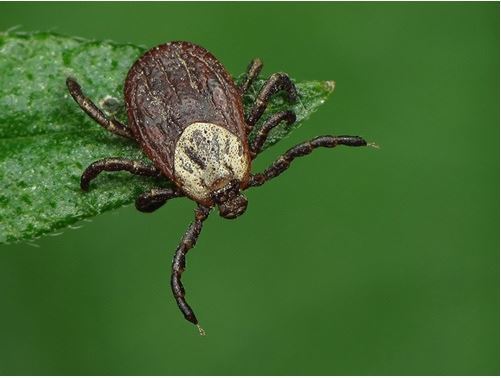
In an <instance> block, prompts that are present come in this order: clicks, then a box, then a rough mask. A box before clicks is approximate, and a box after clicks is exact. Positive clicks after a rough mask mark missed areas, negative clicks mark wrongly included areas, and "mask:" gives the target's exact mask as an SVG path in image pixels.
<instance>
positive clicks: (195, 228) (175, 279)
mask: <svg viewBox="0 0 501 378" xmlns="http://www.w3.org/2000/svg"><path fill="white" fill-rule="evenodd" d="M209 212H210V208H208V207H205V206H202V205H198V207H197V208H196V209H195V221H194V222H193V223H191V224H190V226H189V227H188V230H186V233H185V234H184V236H183V238H182V239H181V242H180V243H179V245H178V246H177V249H176V253H175V254H174V258H173V260H172V275H171V280H170V283H171V288H172V293H173V294H174V298H176V302H177V305H178V307H179V309H180V310H181V312H182V313H183V315H184V317H185V319H186V320H188V321H189V322H191V323H193V324H195V325H196V326H197V327H198V330H199V332H200V334H201V335H202V336H203V335H205V332H204V330H203V329H202V328H201V327H200V325H199V324H198V320H197V317H196V316H195V313H194V312H193V310H192V309H191V307H190V306H189V305H188V303H187V302H186V299H185V296H184V295H185V291H184V287H183V284H182V282H181V275H182V274H183V272H184V269H185V268H186V254H187V253H188V252H189V250H190V249H192V248H193V247H194V246H195V244H196V242H197V239H198V236H199V235H200V232H201V231H202V225H203V222H204V220H206V219H207V217H208V216H209Z"/></svg>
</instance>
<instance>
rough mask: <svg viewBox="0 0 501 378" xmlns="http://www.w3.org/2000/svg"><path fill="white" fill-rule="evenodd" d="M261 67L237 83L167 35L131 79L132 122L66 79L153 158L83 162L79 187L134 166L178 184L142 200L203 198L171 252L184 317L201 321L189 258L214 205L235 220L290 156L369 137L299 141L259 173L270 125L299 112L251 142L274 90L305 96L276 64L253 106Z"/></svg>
mask: <svg viewBox="0 0 501 378" xmlns="http://www.w3.org/2000/svg"><path fill="white" fill-rule="evenodd" d="M261 68H262V63H261V61H260V60H259V59H254V60H252V62H251V63H250V65H249V66H248V68H247V74H246V77H245V80H244V81H243V82H242V84H241V85H239V86H237V85H236V84H235V82H234V81H233V79H232V77H231V76H230V74H229V73H228V71H226V69H225V68H224V67H223V65H222V64H221V63H220V62H219V61H218V60H217V59H216V58H215V57H214V56H213V55H212V54H211V53H210V52H208V51H207V50H206V49H204V48H203V47H200V46H197V45H194V44H192V43H189V42H170V43H167V44H163V45H160V46H157V47H154V48H152V49H151V50H149V51H148V52H146V53H145V54H144V55H143V56H141V57H140V58H139V59H138V60H137V61H136V62H135V63H134V64H133V66H132V68H131V69H130V70H129V73H128V74H127V79H126V80H125V88H124V94H125V104H126V108H127V119H128V121H127V125H124V124H122V123H121V122H119V121H117V120H116V119H114V118H110V117H107V116H106V115H105V114H104V113H103V111H101V110H100V109H99V108H98V107H97V106H96V105H95V104H94V103H93V102H92V101H91V100H90V99H89V98H88V97H86V96H85V95H84V94H83V92H82V90H81V88H80V85H79V84H78V83H77V81H76V80H75V79H73V78H71V77H69V78H68V79H67V80H66V84H67V86H68V89H69V92H70V94H71V96H72V97H73V98H74V99H75V101H76V102H77V103H78V105H80V107H81V108H82V109H83V110H84V111H85V112H86V113H87V114H88V115H89V116H90V117H91V118H92V119H94V120H95V121H96V122H97V123H98V124H100V125H101V126H102V127H104V128H105V129H107V130H108V131H110V132H112V133H114V134H117V135H120V136H121V137H125V138H129V139H132V140H134V141H135V142H137V143H138V144H139V147H140V148H141V149H142V150H143V151H144V153H145V154H146V155H147V156H148V157H149V159H151V161H152V163H153V164H152V165H148V164H145V163H143V162H141V161H134V160H129V159H126V158H123V157H110V158H106V159H102V160H98V161H96V162H94V163H92V164H91V165H89V166H88V167H87V169H85V171H84V172H83V174H82V177H81V182H80V185H81V188H82V189H83V190H84V191H87V190H89V184H90V182H91V181H92V180H93V179H94V178H95V177H96V176H97V175H98V174H99V173H101V172H103V171H128V172H130V173H132V174H135V175H141V176H151V177H160V176H164V177H166V178H168V179H169V180H170V181H171V182H172V183H173V187H172V188H156V189H151V190H149V191H147V192H145V193H143V194H141V195H140V196H139V197H138V198H137V200H136V208H137V209H138V210H139V211H143V212H152V211H155V210H156V209H158V208H160V207H161V206H162V205H164V204H165V203H166V202H167V201H168V200H170V199H172V198H175V197H188V198H190V199H192V200H193V201H195V202H196V203H197V207H196V209H195V220H194V221H193V222H192V223H191V224H190V225H189V227H188V229H187V231H186V233H185V234H184V236H183V238H182V239H181V242H180V243H179V245H178V247H177V249H176V252H175V254H174V258H173V261H172V275H171V287H172V292H173V294H174V297H175V299H176V302H177V305H178V306H179V308H180V310H181V312H182V313H183V315H184V317H185V318H186V319H187V320H188V321H190V322H192V323H193V324H195V325H196V326H197V327H198V329H199V331H200V333H201V334H204V331H203V329H202V328H201V327H200V326H199V324H198V320H197V318H196V316H195V313H194V312H193V310H192V309H191V307H190V306H189V305H188V303H187V302H186V299H185V290H184V288H183V284H182V283H181V275H182V273H183V271H184V269H185V265H186V262H185V258H186V254H187V253H188V251H189V250H190V249H191V248H193V247H194V245H195V243H196V241H197V238H198V236H199V235H200V231H201V230H202V225H203V222H204V221H205V219H207V217H208V216H209V213H210V211H211V209H212V208H214V207H217V208H218V209H219V214H220V215H221V216H222V217H223V218H227V219H234V218H237V217H238V216H240V215H242V214H243V213H244V212H245V209H246V208H247V199H246V198H245V196H244V195H243V191H244V190H246V189H248V188H251V187H255V186H261V185H263V184H264V183H265V182H267V181H268V180H270V179H272V178H274V177H277V176H278V175H280V174H281V173H282V172H284V171H285V170H286V169H287V168H289V166H290V164H291V163H292V161H293V160H294V159H295V158H297V157H300V156H305V155H308V154H309V153H311V152H312V151H313V150H314V149H316V148H318V147H328V148H333V147H336V146H338V145H344V146H349V147H360V146H366V145H367V143H366V141H365V140H364V139H363V138H361V137H358V136H346V135H342V136H331V135H326V136H320V137H317V138H314V139H312V140H310V141H307V142H304V143H301V144H299V145H297V146H295V147H293V148H291V149H289V150H288V151H287V152H285V154H283V155H282V156H280V157H279V158H278V159H277V160H275V162H274V163H273V164H271V165H270V166H269V168H267V169H266V170H265V171H263V172H261V173H255V174H253V173H251V166H252V161H253V160H254V159H255V158H256V156H258V154H259V153H260V152H261V149H262V147H263V144H264V143H265V141H266V138H267V135H268V133H269V132H270V130H271V129H273V128H274V127H275V126H277V125H278V124H280V123H281V122H285V123H287V124H289V125H290V124H292V123H294V122H295V121H296V115H295V114H294V112H292V111H290V110H289V111H282V112H279V113H276V114H274V115H272V116H270V117H269V118H268V119H267V120H266V121H265V122H264V123H263V126H262V127H261V128H260V129H259V130H258V131H257V134H256V137H255V138H254V140H253V141H252V142H249V140H248V136H249V133H250V132H251V131H252V130H253V128H254V127H255V125H256V123H257V121H258V120H259V119H260V118H261V116H262V115H263V113H264V111H265V110H266V107H267V105H268V102H269V100H270V98H271V97H272V96H273V95H275V94H276V93H278V92H285V94H286V96H287V99H288V101H289V102H291V103H292V102H295V101H297V100H298V98H299V95H298V92H297V90H296V87H295V86H294V83H293V82H292V81H291V79H290V78H289V76H287V74H285V73H275V74H273V75H271V76H270V78H269V79H268V80H267V81H266V82H265V83H264V85H263V86H262V88H261V89H260V91H259V94H258V95H257V97H256V99H255V101H254V104H253V106H252V108H251V109H250V111H249V113H248V114H245V113H244V107H243V100H242V97H243V95H244V94H245V93H246V92H247V91H248V89H249V88H250V86H251V84H252V83H253V81H254V80H255V79H256V78H257V76H258V75H259V73H260V71H261Z"/></svg>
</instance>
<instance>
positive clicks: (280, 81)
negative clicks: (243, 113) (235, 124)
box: [246, 72, 298, 129]
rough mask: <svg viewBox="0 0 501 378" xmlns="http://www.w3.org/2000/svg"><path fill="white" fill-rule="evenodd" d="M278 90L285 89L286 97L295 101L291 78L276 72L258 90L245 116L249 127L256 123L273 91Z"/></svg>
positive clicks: (296, 96)
mask: <svg viewBox="0 0 501 378" xmlns="http://www.w3.org/2000/svg"><path fill="white" fill-rule="evenodd" d="M280 91H286V92H287V97H288V99H289V101H290V102H295V101H297V99H298V94H297V90H296V86H295V85H294V83H293V82H292V80H291V79H290V78H289V76H287V74H286V73H283V72H278V73H275V74H273V75H271V76H270V78H269V79H268V81H267V82H266V83H264V85H263V87H262V88H261V91H260V92H259V94H258V96H257V98H256V101H255V102H254V105H253V106H252V109H251V111H250V113H249V115H248V116H247V119H246V122H247V125H249V128H250V129H252V126H254V125H255V124H256V122H257V121H258V120H259V118H261V116H262V115H263V113H264V111H265V110H266V107H267V106H268V102H269V100H270V98H271V96H273V95H274V94H275V93H277V92H280Z"/></svg>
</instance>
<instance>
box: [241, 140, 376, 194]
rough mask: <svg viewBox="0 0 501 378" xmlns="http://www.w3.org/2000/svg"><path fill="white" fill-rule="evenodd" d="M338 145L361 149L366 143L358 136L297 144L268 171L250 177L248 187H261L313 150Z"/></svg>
mask: <svg viewBox="0 0 501 378" xmlns="http://www.w3.org/2000/svg"><path fill="white" fill-rule="evenodd" d="M338 145H343V146H349V147H362V146H367V142H366V141H365V140H364V139H363V138H361V137H358V136H347V135H341V136H330V135H327V136H320V137H317V138H315V139H312V140H310V141H308V142H304V143H301V144H298V145H297V146H295V147H292V148H291V149H290V150H288V151H287V152H286V153H285V154H283V155H282V156H280V157H279V158H278V159H277V160H276V161H275V162H274V163H273V164H272V165H271V166H270V167H269V168H268V169H266V170H265V171H264V172H263V173H257V174H255V175H252V176H251V179H250V181H249V186H261V185H263V184H264V183H265V182H266V181H268V180H271V179H272V178H274V177H277V176H278V175H280V174H281V173H282V172H284V171H285V170H286V169H287V168H289V166H290V164H291V163H292V161H293V160H294V159H295V158H297V157H301V156H305V155H309V154H310V153H311V152H312V151H313V150H314V149H315V148H318V147H327V148H333V147H336V146H338Z"/></svg>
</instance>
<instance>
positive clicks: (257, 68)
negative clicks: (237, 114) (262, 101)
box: [240, 58, 263, 95]
mask: <svg viewBox="0 0 501 378" xmlns="http://www.w3.org/2000/svg"><path fill="white" fill-rule="evenodd" d="M262 68H263V62H261V59H259V58H255V59H253V60H252V61H251V62H250V63H249V66H248V67H247V72H246V74H245V80H244V82H243V83H242V84H240V91H241V92H242V95H243V94H245V93H246V92H247V91H248V90H249V88H250V86H251V85H252V83H253V82H254V80H256V78H257V77H258V76H259V73H260V72H261V70H262Z"/></svg>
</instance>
